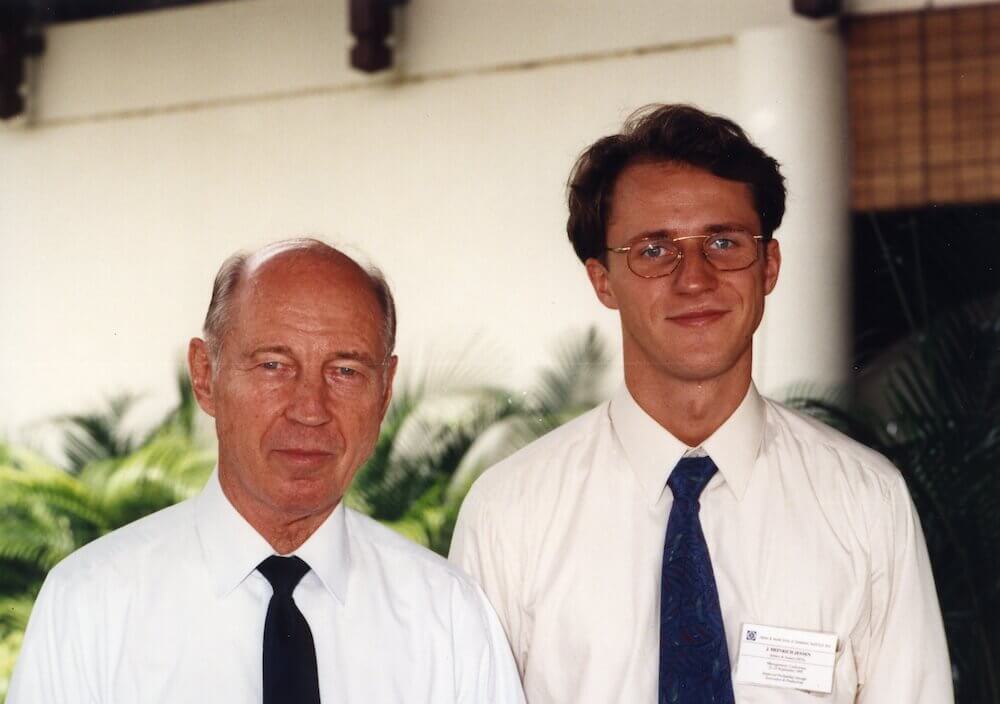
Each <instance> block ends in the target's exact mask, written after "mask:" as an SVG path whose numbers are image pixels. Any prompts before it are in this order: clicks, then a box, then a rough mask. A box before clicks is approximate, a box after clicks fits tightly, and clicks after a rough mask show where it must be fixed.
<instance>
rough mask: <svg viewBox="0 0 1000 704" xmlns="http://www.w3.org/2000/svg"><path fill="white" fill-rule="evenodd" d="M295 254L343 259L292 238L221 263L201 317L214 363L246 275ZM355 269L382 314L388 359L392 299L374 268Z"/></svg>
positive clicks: (320, 245) (322, 245)
mask: <svg viewBox="0 0 1000 704" xmlns="http://www.w3.org/2000/svg"><path fill="white" fill-rule="evenodd" d="M297 250H301V251H314V252H319V253H321V254H335V255H339V256H343V257H347V255H346V254H344V253H343V252H341V251H340V250H339V249H336V248H335V247H331V246H330V245H328V244H327V243H326V242H323V241H322V240H318V239H315V238H312V237H296V238H293V239H286V240H280V241H278V242H273V243H271V244H269V245H266V246H264V247H262V248H261V249H258V250H257V251H256V252H237V253H236V254H233V255H232V256H230V257H229V258H228V259H226V261H224V262H223V263H222V266H221V267H219V273H217V274H216V275H215V283H214V284H213V285H212V300H211V301H210V302H209V304H208V313H207V314H206V315H205V324H204V326H203V334H204V336H205V342H206V344H207V345H208V350H209V353H210V354H211V355H212V357H213V358H214V359H218V357H219V352H220V351H221V350H222V339H223V337H224V336H225V332H226V328H227V327H228V326H229V322H230V320H231V318H232V313H233V299H234V298H235V294H236V289H238V288H239V285H240V283H242V281H243V279H244V278H245V277H246V275H247V273H248V272H249V271H251V270H252V269H253V268H255V267H256V266H257V265H258V264H260V263H262V262H264V261H265V260H267V259H270V258H271V257H273V256H275V255H277V254H281V253H283V252H288V251H297ZM347 259H349V260H350V261H352V262H354V263H355V264H358V263H357V262H355V261H354V259H352V258H351V257H347ZM358 267H359V268H360V269H361V270H362V271H364V272H365V273H366V274H367V275H368V279H369V281H370V283H371V287H372V293H374V294H375V298H376V299H377V300H378V304H379V308H380V310H381V312H382V339H383V340H384V341H385V356H386V358H388V357H389V356H390V355H391V354H392V352H393V350H394V349H395V348H396V302H395V300H394V299H393V297H392V290H391V289H390V288H389V283H388V282H387V281H386V280H385V276H383V275H382V272H381V271H379V270H378V268H376V267H374V266H367V267H365V266H361V265H360V264H358Z"/></svg>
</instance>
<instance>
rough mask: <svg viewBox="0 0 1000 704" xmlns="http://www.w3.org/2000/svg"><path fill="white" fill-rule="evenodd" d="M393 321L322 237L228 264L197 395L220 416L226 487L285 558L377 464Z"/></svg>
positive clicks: (209, 322) (353, 267) (367, 281)
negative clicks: (368, 465) (374, 455)
mask: <svg viewBox="0 0 1000 704" xmlns="http://www.w3.org/2000/svg"><path fill="white" fill-rule="evenodd" d="M393 328H394V314H393V306H392V296H391V295H390V294H389V289H388V287H387V286H386V285H385V282H384V280H383V279H382V277H381V276H379V275H378V274H377V273H373V272H371V271H368V270H366V269H364V268H363V267H361V266H359V265H358V264H357V262H355V261H354V260H353V259H351V258H350V257H348V256H346V255H345V254H343V253H342V252H339V251H337V250H336V249H333V248H332V247H329V246H328V245H325V244H323V243H322V242H319V241H317V240H289V241H285V242H278V243H275V244H273V245H270V246H268V247H265V248H264V249H262V250H260V251H258V252H255V253H253V254H244V255H237V256H235V257H231V258H230V259H229V260H228V261H227V262H226V263H225V264H224V265H223V267H222V270H221V271H220V272H219V275H218V277H217V278H216V283H215V290H214V292H213V295H212V305H211V307H210V309H209V313H208V316H207V319H206V321H205V337H206V338H207V339H206V340H202V339H199V338H195V339H193V340H191V343H190V345H189V346H188V364H189V367H190V369H191V382H192V389H193V390H194V394H195V398H197V399H198V404H199V405H200V406H201V408H202V409H203V410H204V411H205V412H206V413H208V414H209V415H210V416H212V417H213V418H214V419H215V430H216V436H217V437H218V440H219V465H218V467H219V469H218V477H219V484H220V486H221V487H222V490H223V492H224V493H225V495H226V497H227V498H228V499H229V501H230V503H232V505H233V506H234V507H235V508H236V510H237V511H239V512H240V514H241V515H242V516H243V517H244V518H245V519H246V520H247V521H248V522H249V523H250V524H251V525H252V526H254V528H256V529H257V531H258V532H259V533H260V534H261V535H262V536H264V537H265V538H266V539H267V540H268V542H269V543H270V544H271V545H272V546H273V547H274V548H275V550H276V551H278V552H279V553H287V552H291V551H292V550H294V549H295V548H296V547H298V546H299V545H301V544H302V542H303V541H304V540H305V539H306V538H308V536H309V535H310V534H311V532H312V531H313V530H315V529H316V528H317V527H318V526H319V525H320V524H321V523H322V522H323V520H325V518H326V516H328V515H329V514H330V512H332V511H333V509H334V507H335V506H336V505H337V503H338V502H339V501H340V499H341V498H342V497H343V495H344V492H346V491H347V488H348V486H349V485H350V482H351V479H352V478H353V477H354V474H355V473H356V472H357V471H358V469H359V468H360V467H361V466H362V465H363V464H364V462H365V460H366V459H367V458H368V457H369V456H370V455H371V452H372V449H373V448H374V447H375V443H376V441H377V440H378V434H379V425H380V423H381V421H382V418H383V417H384V415H385V412H386V409H387V408H388V405H389V401H390V399H391V398H392V382H393V378H394V376H395V371H396V361H397V360H396V357H395V356H394V355H392V354H391V349H392V342H393V333H394V329H393Z"/></svg>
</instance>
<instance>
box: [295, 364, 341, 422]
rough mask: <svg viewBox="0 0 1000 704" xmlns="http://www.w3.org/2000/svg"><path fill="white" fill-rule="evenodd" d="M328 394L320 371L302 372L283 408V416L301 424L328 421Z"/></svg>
mask: <svg viewBox="0 0 1000 704" xmlns="http://www.w3.org/2000/svg"><path fill="white" fill-rule="evenodd" d="M329 402H330V400H329V396H328V393H327V388H326V381H325V380H324V378H323V374H322V373H313V374H307V373H302V374H300V375H299V377H298V378H297V379H296V381H295V390H294V392H293V394H292V398H291V400H290V402H289V404H288V407H287V408H286V409H285V416H286V417H287V418H288V419H289V420H291V421H294V422H296V423H300V424H302V425H323V424H324V423H328V422H329V421H330V418H331V415H330V409H329V406H328V404H329Z"/></svg>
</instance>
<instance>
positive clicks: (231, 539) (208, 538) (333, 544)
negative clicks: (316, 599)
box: [195, 468, 351, 603]
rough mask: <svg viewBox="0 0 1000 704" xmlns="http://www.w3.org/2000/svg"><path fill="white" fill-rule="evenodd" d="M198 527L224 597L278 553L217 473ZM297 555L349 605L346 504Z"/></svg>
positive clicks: (200, 503) (203, 498)
mask: <svg viewBox="0 0 1000 704" xmlns="http://www.w3.org/2000/svg"><path fill="white" fill-rule="evenodd" d="M195 528H196V530H197V533H198V539H199V541H200V542H201V548H202V552H203V553H204V556H205V562H206V564H207V565H208V569H209V571H210V573H211V575H212V582H213V584H214V587H215V592H216V594H217V595H219V596H224V595H226V594H228V593H229V592H231V591H232V590H234V589H235V588H236V587H238V586H239V585H240V584H242V583H243V580H245V579H246V578H247V576H248V575H250V573H251V572H253V571H254V570H255V569H257V565H259V564H260V563H261V562H262V561H263V560H264V559H265V558H267V557H270V556H271V555H274V554H275V552H274V548H272V547H271V545H270V543H268V542H267V541H266V540H265V539H264V537H263V536H262V535H261V534H260V533H258V532H257V531H256V529H254V527H253V526H251V525H250V524H249V523H247V521H246V519H245V518H243V516H241V515H240V513H239V512H238V511H237V510H236V509H235V508H234V507H233V505H232V504H231V503H230V502H229V499H228V498H227V497H226V495H225V494H224V493H223V491H222V486H221V485H220V484H219V470H218V468H216V470H215V471H214V472H212V476H211V477H210V478H209V480H208V483H207V484H205V488H204V489H203V490H202V492H201V494H200V495H199V496H198V498H197V499H196V500H195ZM293 554H295V555H298V556H299V557H301V558H302V559H303V560H305V561H306V562H307V563H308V564H309V567H311V568H312V571H313V572H315V573H316V576H317V577H318V578H319V580H320V581H321V582H322V583H323V586H324V587H326V589H327V590H328V591H329V592H330V593H331V594H332V595H333V596H334V597H336V598H337V599H338V600H339V601H340V602H341V603H344V602H345V601H346V599H347V581H348V574H349V571H350V566H351V554H350V549H349V542H348V534H347V520H346V516H345V508H344V505H343V502H340V503H339V504H338V505H337V507H336V508H335V509H334V511H333V513H331V514H330V516H329V517H328V518H327V519H326V520H325V521H323V524H322V525H321V526H320V527H319V528H318V529H317V530H316V532H315V533H313V534H312V535H311V536H309V538H308V539H307V540H306V542H304V543H303V544H302V545H300V546H299V548H298V549H297V550H295V551H294V553H293Z"/></svg>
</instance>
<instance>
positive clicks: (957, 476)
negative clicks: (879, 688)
mask: <svg viewBox="0 0 1000 704" xmlns="http://www.w3.org/2000/svg"><path fill="white" fill-rule="evenodd" d="M997 312H998V311H997V309H996V306H987V307H981V306H979V307H977V306H973V307H966V308H965V309H963V310H959V311H958V312H953V313H950V314H946V315H943V316H942V317H940V318H938V319H937V320H935V321H933V322H932V323H931V324H929V325H928V326H927V327H926V328H924V329H923V330H921V331H919V332H917V333H916V334H914V335H912V336H911V338H910V339H909V341H908V343H907V344H906V345H904V348H903V351H902V352H901V353H900V354H899V356H898V359H897V361H896V362H895V363H894V364H892V365H890V367H889V370H888V372H887V373H886V375H885V377H884V380H883V381H882V383H881V384H880V390H881V393H880V394H879V395H878V401H879V404H878V405H879V407H878V408H873V407H870V406H862V405H860V404H858V403H853V404H852V403H847V402H843V401H841V402H832V401H830V400H823V399H815V398H798V399H793V400H792V402H793V405H796V406H798V407H800V408H803V409H804V410H806V411H808V412H810V413H813V414H815V415H817V416H818V417H820V418H822V419H823V420H825V421H826V422H828V423H830V424H831V425H834V426H835V427H838V428H840V429H841V430H843V431H844V432H846V433H847V434H848V435H851V436H853V437H854V438H855V439H857V440H859V441H860V442H863V443H864V444H866V445H868V446H870V447H873V448H875V449H876V450H878V451H880V452H881V453H883V454H884V455H886V456H887V457H888V458H889V459H890V460H892V462H893V463H894V464H895V465H896V466H897V467H899V468H900V470H901V471H902V472H903V475H904V476H905V478H906V480H907V484H908V486H909V488H910V492H911V494H912V496H913V501H914V503H915V505H916V507H917V511H918V513H919V515H920V520H921V523H922V525H923V529H924V533H925V536H926V540H927V547H928V551H929V552H930V557H931V563H932V566H933V569H934V575H935V580H936V583H937V589H938V596H939V599H940V602H941V607H942V612H943V615H944V620H945V629H946V632H947V636H948V644H949V651H950V655H951V659H952V665H953V670H954V673H955V693H956V701H957V702H960V703H962V704H973V703H975V704H987V703H988V704H1000V561H998V559H997V549H996V546H997V545H998V544H1000V424H998V419H1000V322H998V321H1000V317H998V315H997Z"/></svg>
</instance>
